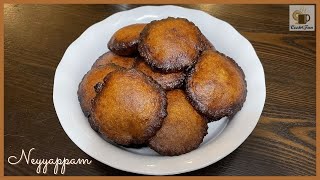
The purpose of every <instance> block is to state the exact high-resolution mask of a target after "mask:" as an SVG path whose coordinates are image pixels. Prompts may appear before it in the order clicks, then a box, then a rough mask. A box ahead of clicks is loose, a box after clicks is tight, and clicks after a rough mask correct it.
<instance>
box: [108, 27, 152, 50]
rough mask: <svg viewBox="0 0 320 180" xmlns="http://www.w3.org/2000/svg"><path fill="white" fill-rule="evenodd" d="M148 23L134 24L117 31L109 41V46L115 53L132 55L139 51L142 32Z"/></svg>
mask: <svg viewBox="0 0 320 180" xmlns="http://www.w3.org/2000/svg"><path fill="white" fill-rule="evenodd" d="M145 25H146V24H132V25H129V26H125V27H123V28H121V29H119V30H118V31H116V32H115V33H114V34H113V36H112V37H111V39H110V40H109V42H108V48H109V49H110V50H111V51H112V52H114V53H115V54H118V55H121V56H131V55H135V54H137V53H138V50H137V46H138V43H139V37H140V32H141V31H142V29H143V28H144V27H145Z"/></svg>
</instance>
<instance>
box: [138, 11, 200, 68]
mask: <svg viewBox="0 0 320 180" xmlns="http://www.w3.org/2000/svg"><path fill="white" fill-rule="evenodd" d="M172 19H181V20H183V21H186V22H187V23H189V24H191V25H193V26H195V27H196V29H197V32H198V33H197V34H198V41H199V45H198V46H197V47H196V51H197V52H198V55H197V56H196V57H194V59H193V62H191V63H190V65H187V66H182V65H181V64H180V65H179V64H177V65H174V66H172V67H169V66H168V65H167V66H165V65H160V64H158V63H156V61H154V59H152V56H151V53H150V51H149V49H150V47H149V45H147V44H145V43H143V42H144V40H145V39H146V37H147V36H148V35H149V31H150V29H151V26H152V25H154V24H155V23H157V22H159V21H167V20H172ZM201 36H202V33H201V31H200V29H199V28H198V26H196V25H195V24H194V23H193V22H191V21H189V20H187V19H185V18H174V17H168V18H167V19H161V20H154V21H151V22H150V23H149V24H147V25H146V26H145V27H144V29H143V30H142V31H141V33H140V43H139V44H138V51H139V54H140V56H142V57H143V58H144V59H145V61H146V62H147V63H148V64H149V66H150V67H151V68H152V69H154V70H158V71H161V72H166V73H169V72H178V71H182V70H185V69H187V68H188V67H190V66H193V65H194V64H195V63H196V62H197V59H198V57H199V56H200V54H201V51H202V49H203V47H204V43H205V42H203V38H202V37H201ZM179 66H180V67H179Z"/></svg>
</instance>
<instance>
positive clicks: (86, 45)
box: [53, 6, 266, 175]
mask: <svg viewBox="0 0 320 180" xmlns="http://www.w3.org/2000/svg"><path fill="white" fill-rule="evenodd" d="M168 16H173V17H184V18H187V19H188V20H190V21H192V22H194V23H195V24H196V25H197V26H198V27H199V28H200V30H201V31H202V32H203V34H204V35H205V36H207V38H208V39H209V40H210V41H211V42H212V43H213V44H214V46H215V47H216V49H217V50H219V51H220V52H222V53H224V54H226V55H228V56H230V57H232V58H233V59H234V60H235V61H236V62H237V63H238V64H239V65H240V66H241V68H242V69H243V71H244V73H245V75H246V81H247V88H248V95H247V99H246V102H245V103H244V106H243V108H242V110H241V111H239V112H238V113H237V114H236V116H235V117H234V119H232V121H229V120H228V119H227V118H223V119H221V120H220V121H217V122H213V123H210V124H209V130H208V131H209V132H208V135H207V136H206V137H205V139H204V142H203V143H202V144H201V146H200V147H199V148H198V149H196V150H194V151H192V152H190V153H187V154H184V155H180V156H174V157H166V156H159V155H157V153H155V152H154V151H152V150H150V149H149V148H142V149H131V148H123V147H119V146H115V145H113V144H110V143H108V142H106V141H104V140H103V139H102V138H101V137H100V136H99V135H98V134H97V133H96V132H95V131H93V130H92V129H91V128H90V126H89V123H88V121H87V118H85V116H84V115H83V113H82V111H81V108H80V105H79V102H78V97H77V89H78V84H79V82H80V81H81V79H82V77H83V75H84V74H85V73H86V72H87V71H88V70H89V69H90V67H91V65H92V64H93V62H94V61H95V60H96V59H97V58H98V57H99V56H100V55H101V54H103V53H104V52H106V51H108V49H107V42H108V40H109V39H110V37H111V36H112V34H113V33H114V32H115V31H116V30H118V29H119V28H121V27H123V26H126V25H129V24H133V23H146V22H150V21H152V20H156V19H163V18H166V17H168ZM265 97H266V88H265V78H264V71H263V67H262V65H261V63H260V60H259V58H258V57H257V55H256V52H255V50H254V48H253V47H252V45H251V44H250V42H249V41H248V40H247V39H246V38H244V37H243V36H241V34H239V33H238V32H237V31H236V30H235V29H234V28H233V27H232V26H231V25H230V24H228V23H226V22H224V21H222V20H219V19H217V18H215V17H212V16H210V15H209V14H207V13H204V12H202V11H198V10H192V9H186V8H182V7H177V6H144V7H139V8H135V9H132V10H129V11H123V12H119V13H116V14H114V15H112V16H110V17H108V18H106V19H105V20H103V21H101V22H99V23H96V24H94V25H92V26H91V27H89V28H88V29H87V30H86V31H85V32H84V33H83V34H82V35H81V36H80V37H79V38H78V39H77V40H75V41H74V42H73V43H72V44H71V45H70V46H69V47H68V49H67V50H66V52H65V54H64V56H63V58H62V60H61V62H60V64H59V65H58V67H57V70H56V74H55V78H54V88H53V102H54V106H55V109H56V112H57V115H58V118H59V120H60V123H61V125H62V127H63V129H64V130H65V132H66V133H67V135H68V136H69V137H70V139H71V140H72V141H73V142H74V143H75V144H76V145H77V146H78V147H79V148H80V149H81V150H83V151H84V152H85V153H87V154H88V155H90V156H91V157H93V158H95V159H96V160H98V161H100V162H102V163H104V164H107V165H109V166H112V167H114V168H117V169H121V170H124V171H129V172H134V173H140V174H149V175H169V174H178V173H183V172H188V171H192V170H196V169H200V168H203V167H205V166H208V165H210V164H212V163H215V162H217V161H219V160H220V159H222V158H223V157H225V156H227V155H228V154H230V153H231V152H232V151H234V150H235V149H236V148H237V147H238V146H240V144H241V143H242V142H243V141H244V140H245V139H246V138H247V137H248V136H249V135H250V133H251V132H252V131H253V129H254V127H255V126H256V124H257V122H258V120H259V117H260V115H261V112H262V109H263V106H264V102H265Z"/></svg>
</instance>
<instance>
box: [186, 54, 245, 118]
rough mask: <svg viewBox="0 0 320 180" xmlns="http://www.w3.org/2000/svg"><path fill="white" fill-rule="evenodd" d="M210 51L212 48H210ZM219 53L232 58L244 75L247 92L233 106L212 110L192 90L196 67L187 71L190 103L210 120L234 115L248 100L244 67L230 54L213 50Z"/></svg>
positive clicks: (187, 92) (187, 89)
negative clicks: (192, 79)
mask: <svg viewBox="0 0 320 180" xmlns="http://www.w3.org/2000/svg"><path fill="white" fill-rule="evenodd" d="M209 51H210V50H209ZM213 52H216V53H218V54H219V55H221V56H223V57H224V58H226V59H228V60H230V62H231V63H232V64H233V65H234V66H235V67H237V68H238V69H239V71H240V74H241V76H242V79H243V80H244V84H245V87H246V88H245V92H244V93H243V94H242V97H241V99H240V100H239V102H238V103H236V104H234V105H233V106H230V107H228V108H224V109H221V110H217V111H215V112H212V111H211V110H209V109H207V108H205V107H204V105H202V104H201V103H200V102H199V101H198V100H197V98H196V97H195V95H194V93H193V91H190V90H191V89H192V87H190V80H191V78H192V75H193V73H194V71H195V68H196V67H193V68H192V69H191V70H190V71H189V72H188V73H187V78H186V83H185V84H186V88H185V89H186V90H185V92H186V94H187V97H188V99H189V101H190V103H191V104H192V106H193V107H194V108H195V109H196V110H198V111H199V112H200V113H201V114H203V115H204V116H206V119H207V121H208V122H213V121H217V120H219V119H221V118H223V117H225V116H227V117H232V116H234V115H235V114H236V113H237V112H238V111H240V110H241V109H242V107H243V104H244V102H245V101H246V97H247V92H248V90H247V81H246V79H245V74H244V72H243V70H242V68H241V67H240V66H239V65H238V64H237V63H236V62H235V61H234V60H233V59H232V58H231V57H229V56H226V55H225V54H223V53H221V52H218V51H213ZM199 61H201V58H200V59H199Z"/></svg>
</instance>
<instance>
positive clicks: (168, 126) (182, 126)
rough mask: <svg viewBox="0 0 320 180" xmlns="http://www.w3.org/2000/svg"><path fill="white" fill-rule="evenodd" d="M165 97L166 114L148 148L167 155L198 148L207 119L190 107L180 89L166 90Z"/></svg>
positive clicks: (205, 132)
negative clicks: (166, 104) (166, 103)
mask: <svg viewBox="0 0 320 180" xmlns="http://www.w3.org/2000/svg"><path fill="white" fill-rule="evenodd" d="M167 99H168V107H167V111H168V116H167V117H166V118H165V119H164V121H163V125H162V127H161V129H160V130H159V131H158V132H157V133H156V135H155V136H154V137H152V138H151V139H150V142H149V146H150V148H152V149H153V150H155V151H156V152H158V153H159V154H161V155H167V156H174V155H181V154H185V153H188V152H190V151H192V150H194V149H196V148H198V147H199V145H200V144H201V143H202V141H203V138H204V136H205V135H206V134H207V129H208V126H207V121H206V120H205V119H204V118H203V117H202V116H201V115H200V114H199V113H198V112H197V111H196V110H195V109H194V108H193V107H192V105H191V104H190V102H189V101H188V100H187V98H186V95H185V93H184V92H183V91H182V90H180V89H176V90H173V91H169V92H167Z"/></svg>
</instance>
